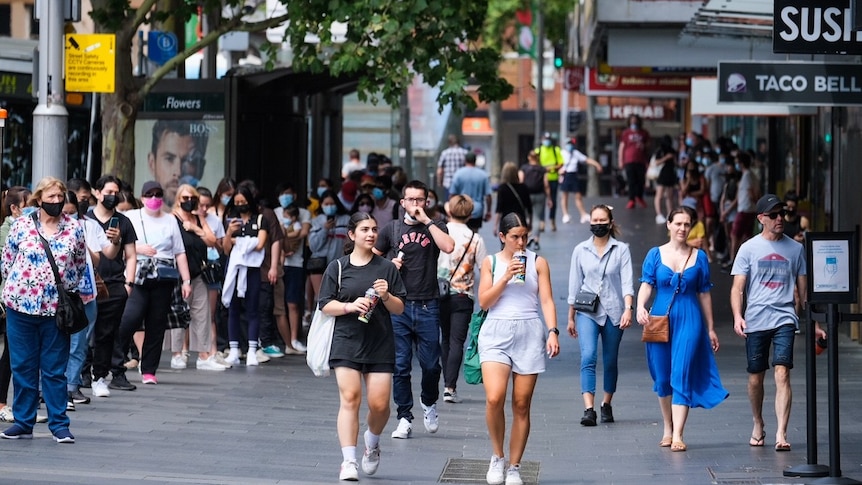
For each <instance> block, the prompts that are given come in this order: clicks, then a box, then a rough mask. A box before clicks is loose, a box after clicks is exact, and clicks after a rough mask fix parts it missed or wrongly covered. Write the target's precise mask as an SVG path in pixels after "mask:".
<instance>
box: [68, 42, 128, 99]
mask: <svg viewBox="0 0 862 485" xmlns="http://www.w3.org/2000/svg"><path fill="white" fill-rule="evenodd" d="M115 45H116V39H115V36H114V34H67V35H66V71H65V74H66V91H72V92H80V93H113V92H114V84H115V82H116V81H115V80H116V75H115V69H114V63H115V61H116V50H115Z"/></svg>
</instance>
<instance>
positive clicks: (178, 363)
mask: <svg viewBox="0 0 862 485" xmlns="http://www.w3.org/2000/svg"><path fill="white" fill-rule="evenodd" d="M186 367H188V365H187V364H186V361H185V360H183V356H182V355H175V356H173V357H171V369H185V368H186Z"/></svg>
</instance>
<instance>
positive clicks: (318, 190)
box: [317, 187, 329, 197]
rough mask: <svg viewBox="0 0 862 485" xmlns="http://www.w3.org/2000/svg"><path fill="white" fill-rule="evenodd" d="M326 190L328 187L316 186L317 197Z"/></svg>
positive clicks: (321, 195)
mask: <svg viewBox="0 0 862 485" xmlns="http://www.w3.org/2000/svg"><path fill="white" fill-rule="evenodd" d="M327 190H329V189H327V188H326V187H318V188H317V196H318V197H323V194H324V193H325V192H326V191H327Z"/></svg>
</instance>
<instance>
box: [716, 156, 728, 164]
mask: <svg viewBox="0 0 862 485" xmlns="http://www.w3.org/2000/svg"><path fill="white" fill-rule="evenodd" d="M726 160H727V159H726V158H724V157H718V163H724V162H725V161H726Z"/></svg>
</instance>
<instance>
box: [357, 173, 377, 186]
mask: <svg viewBox="0 0 862 485" xmlns="http://www.w3.org/2000/svg"><path fill="white" fill-rule="evenodd" d="M359 186H360V187H368V186H370V187H375V186H377V182H376V181H375V180H374V177H372V176H371V175H363V176H362V178H361V179H360V180H359Z"/></svg>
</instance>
